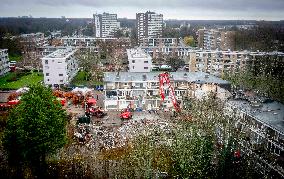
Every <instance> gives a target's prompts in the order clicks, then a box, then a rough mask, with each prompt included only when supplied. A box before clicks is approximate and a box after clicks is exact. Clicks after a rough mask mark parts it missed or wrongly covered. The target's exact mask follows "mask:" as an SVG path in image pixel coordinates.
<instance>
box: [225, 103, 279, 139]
mask: <svg viewBox="0 0 284 179" xmlns="http://www.w3.org/2000/svg"><path fill="white" fill-rule="evenodd" d="M227 103H228V104H229V105H231V106H233V108H238V109H240V110H241V111H242V112H245V113H247V114H248V115H250V116H252V117H254V118H255V119H256V120H257V121H259V122H261V123H262V124H264V125H266V126H268V127H270V128H272V129H274V130H276V131H278V132H279V133H281V134H283V135H284V105H283V104H282V103H279V102H276V101H273V102H267V103H265V102H264V103H261V104H262V106H261V107H257V108H256V107H252V106H251V105H250V103H249V102H248V101H246V100H229V101H228V102H227Z"/></svg>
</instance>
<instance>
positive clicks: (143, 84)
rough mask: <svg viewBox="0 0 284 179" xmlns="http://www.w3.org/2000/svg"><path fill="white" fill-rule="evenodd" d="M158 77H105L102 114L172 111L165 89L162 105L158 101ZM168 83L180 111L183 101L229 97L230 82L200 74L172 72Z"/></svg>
mask: <svg viewBox="0 0 284 179" xmlns="http://www.w3.org/2000/svg"><path fill="white" fill-rule="evenodd" d="M160 73H161V72H148V73H134V72H106V73H104V89H105V90H104V93H105V101H104V103H105V105H104V106H105V110H122V109H125V108H127V107H130V108H133V109H137V108H139V109H142V110H155V109H160V108H161V107H162V108H164V109H168V108H171V107H172V104H171V102H170V99H169V97H168V96H169V91H168V89H165V96H166V99H165V101H164V102H162V101H161V97H160V93H159V87H160V84H159V74H160ZM170 82H171V85H172V86H173V88H174V91H175V96H176V98H177V101H178V102H179V103H180V106H181V107H182V105H183V98H184V97H190V98H202V97H204V96H206V95H207V94H209V93H210V92H213V93H214V94H215V95H216V97H218V98H221V99H226V98H227V97H229V96H230V92H229V91H230V83H229V82H227V81H225V80H222V79H220V78H217V77H215V76H212V75H209V74H207V73H203V72H192V73H189V72H172V73H170Z"/></svg>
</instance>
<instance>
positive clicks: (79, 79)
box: [71, 71, 103, 86]
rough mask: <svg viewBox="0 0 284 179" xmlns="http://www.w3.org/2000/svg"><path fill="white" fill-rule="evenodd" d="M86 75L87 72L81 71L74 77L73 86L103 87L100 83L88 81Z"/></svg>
mask: <svg viewBox="0 0 284 179" xmlns="http://www.w3.org/2000/svg"><path fill="white" fill-rule="evenodd" d="M86 75H87V73H86V72H85V71H79V72H78V73H77V75H76V76H75V77H74V79H73V80H72V82H71V84H73V85H75V86H82V85H83V86H93V85H103V83H102V82H99V81H92V80H89V81H87V80H86Z"/></svg>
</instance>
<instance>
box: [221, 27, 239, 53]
mask: <svg viewBox="0 0 284 179" xmlns="http://www.w3.org/2000/svg"><path fill="white" fill-rule="evenodd" d="M220 49H221V50H231V51H234V50H235V49H236V31H225V32H221V42H220Z"/></svg>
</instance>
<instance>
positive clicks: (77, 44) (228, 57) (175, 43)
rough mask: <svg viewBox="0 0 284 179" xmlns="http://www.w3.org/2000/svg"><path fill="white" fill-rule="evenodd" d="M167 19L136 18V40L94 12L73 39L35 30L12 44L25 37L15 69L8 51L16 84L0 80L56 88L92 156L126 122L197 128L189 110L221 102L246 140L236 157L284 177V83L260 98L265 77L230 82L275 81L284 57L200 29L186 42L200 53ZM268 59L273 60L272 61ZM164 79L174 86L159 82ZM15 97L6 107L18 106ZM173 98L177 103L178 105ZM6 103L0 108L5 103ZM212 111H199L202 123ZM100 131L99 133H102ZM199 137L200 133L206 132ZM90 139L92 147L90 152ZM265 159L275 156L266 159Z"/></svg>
mask: <svg viewBox="0 0 284 179" xmlns="http://www.w3.org/2000/svg"><path fill="white" fill-rule="evenodd" d="M163 18H164V15H163V14H159V13H156V12H151V11H147V12H146V13H137V14H136V19H135V27H133V31H134V33H133V34H130V35H125V34H124V35H121V34H119V33H121V32H123V30H125V29H124V28H125V27H121V26H123V25H122V24H123V23H120V19H119V18H118V16H117V14H113V13H107V12H104V13H102V14H98V13H95V14H93V17H92V18H91V20H90V19H89V21H88V26H90V27H82V26H80V29H77V30H76V32H74V34H73V35H62V33H61V31H54V32H49V34H50V35H49V36H46V35H45V34H44V33H42V32H37V33H30V34H21V35H19V36H12V37H5V38H7V39H14V38H19V39H20V41H19V43H20V44H21V47H22V48H23V52H22V56H23V59H22V60H18V61H17V62H16V61H10V62H9V55H8V49H0V77H1V76H2V77H5V75H7V74H8V75H11V74H15V75H16V76H13V77H11V79H9V80H10V81H9V80H6V79H5V78H3V80H2V79H1V80H2V81H3V83H10V82H12V83H14V82H15V81H17V80H19V79H21V78H22V76H21V75H22V74H20V76H17V75H18V71H23V74H24V73H29V75H34V76H36V77H37V79H41V80H38V81H34V82H33V84H35V83H36V84H37V83H41V84H43V85H44V86H48V87H51V89H52V90H53V95H55V96H56V97H57V100H58V101H60V104H62V106H63V108H64V109H66V111H67V112H68V113H69V114H70V116H72V120H74V119H75V122H74V123H76V125H77V126H76V128H74V130H73V131H72V132H73V133H74V136H73V137H74V138H76V139H78V141H79V144H80V145H86V144H88V146H87V145H86V146H87V147H89V148H92V147H93V148H92V149H94V148H96V147H97V148H103V147H98V144H97V143H96V141H95V142H94V140H92V139H91V138H92V137H93V136H96V137H97V136H99V135H101V136H103V135H105V134H103V132H102V131H103V130H105V129H106V128H109V129H110V128H115V127H117V129H118V126H120V127H121V126H123V125H125V123H127V122H129V123H131V121H135V122H133V123H136V122H137V121H140V120H141V121H142V123H143V124H144V123H147V121H146V120H147V119H146V118H151V119H154V118H155V119H156V116H155V115H156V114H157V111H159V112H161V113H164V114H166V115H167V114H169V115H167V116H168V117H169V118H170V117H172V116H175V115H176V114H181V115H180V118H182V117H184V116H185V115H188V116H189V118H190V120H189V121H190V122H192V121H194V119H191V117H192V114H191V111H190V109H191V108H192V106H193V104H194V102H196V101H197V102H198V103H199V102H200V104H201V103H202V101H204V100H207V99H213V100H216V101H218V103H220V106H221V105H224V108H223V109H222V111H221V112H222V113H224V114H225V115H226V116H229V117H228V119H229V118H230V119H231V118H234V121H233V122H231V121H229V120H228V121H227V123H228V124H230V125H232V126H233V128H234V130H236V131H238V132H239V134H240V135H245V136H246V140H243V139H242V140H239V141H237V142H236V144H238V145H240V146H241V147H240V148H239V149H238V152H239V153H240V154H238V157H236V158H238V159H239V158H241V156H242V157H243V158H245V157H244V156H248V157H251V156H253V157H254V159H255V162H256V163H257V165H258V167H259V169H261V173H262V174H269V175H268V176H272V177H271V178H273V176H277V177H284V165H283V163H281V162H283V161H282V160H283V157H284V143H283V142H284V124H283V119H284V105H283V104H282V103H281V101H280V100H278V101H277V99H276V98H275V99H272V98H271V96H269V95H271V93H272V92H270V91H268V92H267V90H272V91H273V90H274V89H273V87H271V86H270V85H271V84H275V83H277V81H271V83H270V84H264V85H265V89H264V90H263V91H261V90H259V89H254V88H256V87H259V86H260V85H261V84H262V83H261V82H260V81H261V80H260V78H257V80H255V81H253V85H250V84H249V85H250V86H249V87H246V86H245V85H244V84H245V83H246V81H245V80H249V79H251V78H253V77H252V76H249V77H247V76H245V77H243V78H242V76H241V77H240V78H241V79H238V80H239V81H241V82H243V81H245V82H243V83H237V82H239V81H238V80H234V79H233V80H231V79H230V78H229V76H230V77H231V76H234V75H242V74H246V73H247V72H248V71H249V70H251V69H254V70H255V69H258V68H259V69H264V70H262V71H259V72H257V73H256V72H255V71H257V70H255V71H253V72H251V71H250V72H251V73H252V75H258V74H262V76H267V77H269V79H270V77H271V79H272V77H274V76H277V74H276V75H275V74H274V73H277V72H271V71H269V70H271V69H272V71H273V70H275V69H276V70H277V69H278V70H279V69H280V68H283V64H284V61H283V59H284V53H283V52H280V51H273V52H265V51H259V50H257V51H255V50H251V49H242V50H237V49H236V31H234V30H232V29H230V30H227V29H226V28H205V27H203V28H201V27H198V28H196V29H195V32H196V34H189V35H193V36H194V37H192V38H193V40H196V41H194V42H193V44H194V45H188V44H186V43H185V40H184V38H182V37H180V38H177V37H169V36H165V35H164V34H165V33H164V30H165V28H166V27H165V26H166V23H165V21H164V19H163ZM64 19H65V18H64ZM66 22H68V21H66ZM185 24H186V23H185V22H184V23H183V24H181V25H180V29H181V28H190V27H191V25H190V24H189V25H185ZM87 28H89V30H90V29H91V30H90V32H92V34H93V35H92V36H90V35H83V33H82V31H84V30H86V29H87ZM127 28H128V27H127ZM180 29H179V30H180ZM128 32H129V31H128V30H127V33H128ZM130 32H132V31H131V30H130ZM122 34H123V33H122ZM263 59H264V60H263ZM267 59H270V60H275V61H269V60H268V61H265V60H267ZM263 61H265V63H263ZM281 65H282V66H281ZM175 66H176V68H175ZM10 69H11V72H9V71H10ZM12 69H13V70H12ZM276 70H275V71H276ZM14 71H15V72H14ZM26 71H29V72H26ZM165 74H166V75H167V76H168V78H161V76H162V75H165ZM41 75H43V76H41ZM12 78H13V79H12ZM5 80H6V81H5ZM29 80H30V79H28V81H29ZM2 81H0V82H1V83H0V85H1V84H2ZM31 81H32V80H31ZM263 83H264V82H263ZM247 85H248V84H247ZM21 87H28V86H27V85H22V86H21ZM279 88H280V87H279ZM4 89H5V88H4ZM24 89H25V90H24V91H28V90H26V88H24ZM172 89H173V93H171V90H172ZM5 90H6V91H8V90H10V89H8V88H7V89H5ZM12 90H14V91H15V90H23V88H19V89H12ZM68 90H69V91H68ZM6 91H5V93H6ZM14 91H13V92H14ZM1 93H2V92H1ZM3 93H4V92H3ZM11 93H12V92H11ZM15 93H17V92H15ZM23 93H24V92H19V93H17V94H16V95H14V96H16V97H15V99H14V98H13V100H17V102H19V103H20V100H21V97H20V95H22V94H23ZM10 98H11V100H9V101H13V100H12V97H10ZM10 98H9V99H10ZM7 100H8V99H7ZM175 100H176V102H177V104H174V101H175ZM9 101H0V102H5V104H6V102H7V104H8V103H9ZM212 105H213V104H212ZM3 106H4V105H3ZM177 106H178V108H180V110H177ZM209 106H210V104H209ZM5 107H7V106H5ZM5 107H3V109H4V108H5ZM10 107H11V105H9V108H10ZM12 107H13V106H12ZM12 107H11V108H12ZM206 110H207V109H204V111H199V112H200V116H201V113H202V112H206ZM74 111H76V112H74ZM73 112H74V113H73ZM219 112H220V111H219ZM146 114H147V115H146ZM198 114H199V113H198ZM125 115H126V117H125ZM135 115H136V116H138V117H139V119H138V117H136V118H135ZM106 116H107V117H106ZM149 116H150V117H149ZM153 116H154V117H153ZM188 116H187V117H188ZM95 118H96V119H95ZM140 118H141V119H140ZM209 118H210V117H209ZM225 120H227V118H226V119H225ZM82 121H83V122H82ZM87 121H89V122H87ZM125 121H126V122H125ZM145 121H146V122H145ZM137 123H138V122H137ZM85 124H87V125H89V126H87V127H86V126H84V125H85ZM97 124H99V125H100V126H99V125H98V126H95V125H97ZM91 125H93V126H91ZM127 125H128V124H127ZM131 125H135V124H132V123H131ZM215 125H216V126H215ZM90 126H91V127H90ZM213 126H214V129H215V128H216V131H213V133H216V139H218V145H220V146H221V147H220V146H218V147H220V148H222V146H225V145H227V144H228V143H229V142H228V141H225V140H223V138H222V137H223V136H221V132H220V131H222V130H225V129H224V127H222V126H218V125H217V124H214V125H213ZM91 128H92V129H91ZM97 128H98V129H97ZM84 130H85V131H84ZM94 130H98V131H99V132H97V133H94V135H93V134H91V132H90V131H94ZM74 131H75V132H74ZM82 131H83V132H82ZM86 131H88V132H86ZM100 132H101V133H100ZM104 132H105V131H104ZM219 133H220V134H219ZM113 135H114V136H115V134H113ZM198 135H201V136H202V135H203V134H202V132H200V134H198ZM82 136H84V137H82ZM133 136H134V135H133ZM133 136H131V137H133ZM124 137H125V136H124ZM131 137H130V138H131ZM106 138H108V137H106ZM125 138H126V137H125ZM93 139H95V138H93ZM101 140H102V141H103V139H101ZM107 140H110V141H106V142H105V141H103V142H105V143H103V142H102V141H100V142H102V143H103V144H104V145H105V146H104V147H105V148H108V149H110V148H112V149H114V148H116V147H114V146H116V145H117V143H119V142H117V141H116V142H115V140H117V139H115V137H113V136H112V137H109V138H108V139H107ZM125 140H128V139H125ZM90 141H92V142H93V143H92V145H91V144H90V145H89V143H88V142H90ZM98 143H99V142H98ZM110 143H111V144H110ZM125 145H126V144H125ZM106 146H107V147H106ZM122 146H123V145H122ZM120 147H121V146H120ZM105 148H104V149H105ZM216 148H217V147H216ZM264 152H265V153H269V155H271V156H270V157H269V158H268V157H267V158H265V157H263V153H264ZM231 153H234V152H231ZM234 155H235V154H234ZM234 162H235V161H234ZM235 163H237V162H235ZM150 178H151V177H150ZM158 178H159V177H158Z"/></svg>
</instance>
